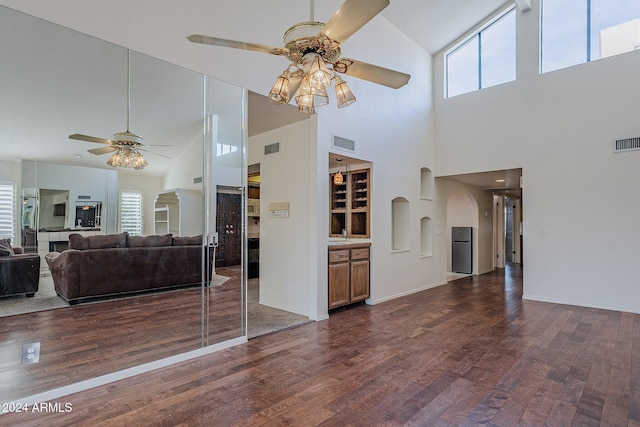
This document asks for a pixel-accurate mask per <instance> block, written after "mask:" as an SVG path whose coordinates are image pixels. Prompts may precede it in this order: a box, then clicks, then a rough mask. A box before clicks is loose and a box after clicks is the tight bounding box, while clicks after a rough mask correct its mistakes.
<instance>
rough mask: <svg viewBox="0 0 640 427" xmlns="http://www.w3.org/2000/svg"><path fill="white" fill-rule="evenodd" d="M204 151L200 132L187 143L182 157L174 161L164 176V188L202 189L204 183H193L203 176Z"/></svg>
mask: <svg viewBox="0 0 640 427" xmlns="http://www.w3.org/2000/svg"><path fill="white" fill-rule="evenodd" d="M202 153H203V152H202V134H200V135H198V136H196V137H195V138H194V139H193V140H192V141H191V142H190V143H189V145H187V148H186V149H185V150H184V151H183V152H182V154H181V155H180V157H179V158H177V159H175V160H174V161H173V164H172V165H171V167H170V168H169V170H168V171H167V173H166V174H165V176H164V183H163V187H164V190H171V189H174V188H185V189H188V190H199V191H202V183H198V184H194V183H193V180H194V179H195V178H202V172H203V161H202Z"/></svg>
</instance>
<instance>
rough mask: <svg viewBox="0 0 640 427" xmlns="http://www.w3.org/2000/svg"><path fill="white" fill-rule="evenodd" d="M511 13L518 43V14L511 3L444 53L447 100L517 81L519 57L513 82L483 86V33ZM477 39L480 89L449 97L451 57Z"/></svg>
mask: <svg viewBox="0 0 640 427" xmlns="http://www.w3.org/2000/svg"><path fill="white" fill-rule="evenodd" d="M511 12H513V13H514V17H515V19H516V22H515V28H514V34H513V36H514V42H517V32H518V28H517V25H518V23H517V14H516V3H515V2H512V3H510V4H509V5H508V6H507V7H505V8H504V9H502V10H501V11H499V12H497V13H496V14H494V15H493V16H492V17H491V18H488V19H487V20H486V21H485V22H484V23H483V24H481V25H480V26H478V27H477V28H476V29H474V30H473V31H471V32H470V34H468V35H467V36H466V37H464V38H462V39H461V40H460V41H459V42H458V43H456V44H455V45H454V46H453V47H451V48H450V49H448V50H447V51H446V52H445V53H444V97H445V99H449V98H453V97H456V96H459V95H464V94H466V93H471V92H476V91H478V90H482V89H486V88H488V87H493V86H497V85H500V84H504V83H508V82H511V81H515V80H516V78H517V69H516V67H517V57H514V60H515V62H514V71H515V72H514V78H513V80H507V81H504V82H501V83H497V84H493V85H491V86H485V87H483V86H482V33H483V32H484V31H486V30H487V29H489V28H491V27H493V26H494V25H495V24H496V23H498V22H499V21H500V20H501V19H502V18H504V17H506V16H507V15H508V14H510V13H511ZM475 38H477V39H478V52H477V72H478V87H477V88H476V89H474V90H471V91H468V92H462V93H458V94H456V95H449V56H450V55H452V54H453V53H455V52H456V51H458V50H459V49H461V48H463V47H464V46H466V45H467V44H469V43H470V42H471V41H472V40H473V39H475ZM516 51H517V45H516Z"/></svg>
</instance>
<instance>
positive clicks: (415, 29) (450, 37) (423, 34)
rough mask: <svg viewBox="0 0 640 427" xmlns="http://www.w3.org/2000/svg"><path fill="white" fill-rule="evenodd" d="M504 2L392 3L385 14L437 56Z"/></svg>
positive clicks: (416, 0)
mask: <svg viewBox="0 0 640 427" xmlns="http://www.w3.org/2000/svg"><path fill="white" fill-rule="evenodd" d="M508 3H510V1H505V0H392V1H391V5H390V6H389V7H387V8H386V9H385V10H383V11H382V16H384V17H385V18H386V19H387V20H388V21H389V22H391V23H392V24H393V25H394V26H395V27H396V28H398V29H400V30H401V31H402V32H404V33H405V34H406V35H408V36H409V37H411V38H412V39H413V40H415V41H416V42H417V43H418V44H419V45H420V46H422V47H423V48H424V49H425V50H426V51H427V52H430V53H431V54H436V53H438V52H439V51H441V50H442V49H444V48H445V47H447V45H449V44H450V43H452V42H454V41H455V40H456V39H457V38H458V37H460V36H461V35H463V34H464V33H465V32H467V31H468V30H469V29H471V28H473V27H475V26H476V25H478V24H480V23H481V22H482V21H484V20H485V19H486V18H488V17H490V16H491V14H492V13H494V12H495V11H497V10H499V9H500V8H502V7H505V5H507V4H508Z"/></svg>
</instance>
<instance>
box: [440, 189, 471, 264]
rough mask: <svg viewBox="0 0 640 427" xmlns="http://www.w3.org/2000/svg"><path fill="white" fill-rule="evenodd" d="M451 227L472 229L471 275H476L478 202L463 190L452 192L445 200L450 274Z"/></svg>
mask: <svg viewBox="0 0 640 427" xmlns="http://www.w3.org/2000/svg"><path fill="white" fill-rule="evenodd" d="M452 227H471V229H472V274H478V202H477V200H476V199H475V197H474V196H473V195H472V194H470V193H468V192H467V191H464V190H456V191H454V192H453V193H452V194H451V195H450V196H449V198H448V199H447V248H448V250H447V271H448V272H451V268H452V261H451V247H452V236H451V229H452Z"/></svg>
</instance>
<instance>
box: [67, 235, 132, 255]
mask: <svg viewBox="0 0 640 427" xmlns="http://www.w3.org/2000/svg"><path fill="white" fill-rule="evenodd" d="M128 235H129V233H127V232H126V231H125V232H124V233H120V234H98V235H96V236H87V237H84V236H82V235H80V234H75V233H74V234H70V235H69V249H78V250H81V251H83V250H86V249H111V248H126V247H127V236H128Z"/></svg>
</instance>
